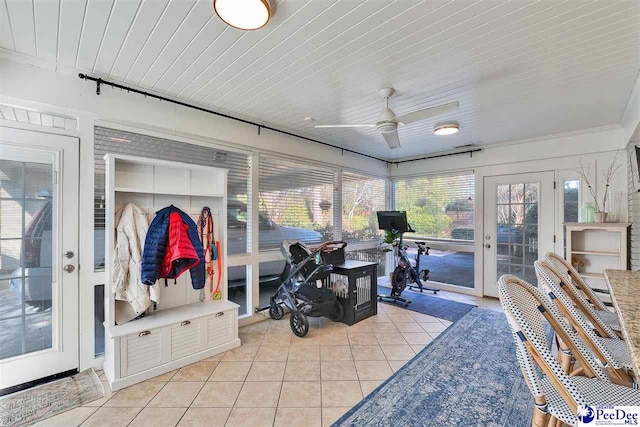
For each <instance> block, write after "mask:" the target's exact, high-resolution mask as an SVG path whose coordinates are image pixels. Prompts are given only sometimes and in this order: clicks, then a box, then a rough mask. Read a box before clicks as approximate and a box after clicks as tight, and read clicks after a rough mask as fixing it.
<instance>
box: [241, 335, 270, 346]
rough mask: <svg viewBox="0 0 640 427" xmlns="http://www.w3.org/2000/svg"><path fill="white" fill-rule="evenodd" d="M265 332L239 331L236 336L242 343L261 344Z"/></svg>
mask: <svg viewBox="0 0 640 427" xmlns="http://www.w3.org/2000/svg"><path fill="white" fill-rule="evenodd" d="M264 337H265V334H253V333H240V334H238V338H240V342H242V345H261V344H262V340H264Z"/></svg>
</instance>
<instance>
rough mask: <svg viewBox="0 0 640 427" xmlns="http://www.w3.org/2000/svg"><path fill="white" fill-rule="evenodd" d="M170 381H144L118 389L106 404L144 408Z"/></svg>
mask: <svg viewBox="0 0 640 427" xmlns="http://www.w3.org/2000/svg"><path fill="white" fill-rule="evenodd" d="M165 384H168V383H162V382H146V381H145V382H142V383H138V384H134V385H132V386H130V387H127V388H123V389H122V390H118V392H117V393H115V394H114V395H113V397H112V398H111V399H109V401H108V402H107V403H105V404H104V406H109V407H128V408H143V407H145V406H147V404H148V403H149V402H151V399H153V398H154V397H155V396H156V395H157V394H158V392H160V390H161V389H162V388H163V387H164V386H165Z"/></svg>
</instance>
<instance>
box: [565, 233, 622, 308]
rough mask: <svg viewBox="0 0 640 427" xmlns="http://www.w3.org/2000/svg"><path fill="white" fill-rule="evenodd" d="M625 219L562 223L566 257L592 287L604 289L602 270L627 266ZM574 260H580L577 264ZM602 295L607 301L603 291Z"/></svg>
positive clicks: (607, 299)
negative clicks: (603, 221)
mask: <svg viewBox="0 0 640 427" xmlns="http://www.w3.org/2000/svg"><path fill="white" fill-rule="evenodd" d="M629 225H630V224H628V223H582V222H569V223H565V226H566V231H567V242H566V243H567V261H569V262H572V264H574V267H576V269H577V270H578V271H579V273H580V275H581V276H582V278H583V279H584V281H585V282H586V283H587V284H588V285H589V286H591V288H593V289H594V290H596V291H598V290H602V291H606V290H607V284H606V283H605V279H604V270H605V269H607V268H613V269H620V270H626V269H627V268H628V264H629V257H628V233H629V231H628V230H629ZM575 264H580V266H577V265H575ZM601 296H602V299H603V300H604V301H607V302H610V299H609V296H608V295H606V294H605V293H603V294H602V295H601Z"/></svg>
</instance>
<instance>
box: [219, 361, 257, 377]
mask: <svg viewBox="0 0 640 427" xmlns="http://www.w3.org/2000/svg"><path fill="white" fill-rule="evenodd" d="M249 369H251V362H225V361H222V362H220V363H219V364H218V366H216V369H215V370H214V371H213V373H212V374H211V376H210V377H209V381H244V380H245V378H247V374H248V373H249Z"/></svg>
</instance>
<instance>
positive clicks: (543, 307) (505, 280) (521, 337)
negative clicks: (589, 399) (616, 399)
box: [498, 275, 607, 413]
mask: <svg viewBox="0 0 640 427" xmlns="http://www.w3.org/2000/svg"><path fill="white" fill-rule="evenodd" d="M498 292H499V296H500V302H501V303H502V306H503V307H504V310H505V314H506V316H507V320H508V322H509V325H510V326H511V329H512V331H513V333H514V337H516V338H517V341H516V349H517V352H518V353H520V354H517V356H518V362H519V363H521V367H522V372H523V374H524V375H525V378H527V382H528V384H529V385H530V387H529V389H530V390H531V392H532V393H533V394H534V397H536V393H542V391H541V390H542V387H541V386H540V379H539V377H538V376H537V374H536V370H535V368H534V366H533V363H535V364H537V365H538V367H539V368H540V370H541V371H542V373H543V374H544V375H546V376H547V378H548V379H549V381H550V382H551V383H552V384H553V386H554V387H555V388H556V390H557V391H558V392H559V393H560V395H561V396H562V397H563V398H564V400H565V401H566V403H567V404H568V405H569V407H570V408H571V409H572V410H573V411H574V413H575V411H577V408H578V406H580V405H585V404H586V400H585V398H584V397H583V396H582V395H581V394H580V392H579V391H578V389H577V388H576V387H575V386H574V385H573V383H572V381H571V380H570V378H569V375H568V374H567V373H566V372H564V370H563V369H562V367H561V366H560V364H559V363H558V362H557V361H556V359H555V358H554V357H553V355H552V354H551V349H550V348H549V345H548V342H547V339H546V334H545V331H544V326H543V319H545V318H546V319H550V320H551V321H550V323H551V326H552V327H553V328H554V330H555V331H556V332H557V333H559V334H562V335H563V336H565V337H567V339H568V340H569V342H571V340H572V338H574V337H572V336H571V334H570V333H569V331H568V330H566V329H565V328H564V327H563V326H562V320H561V319H560V318H558V317H557V316H556V313H557V310H555V309H554V308H553V304H552V303H550V302H549V301H548V299H547V297H546V296H545V295H544V294H543V293H542V292H540V291H539V290H538V289H536V288H535V287H533V286H532V285H530V284H528V283H527V282H525V281H524V280H522V279H520V278H518V277H515V276H509V275H505V276H502V277H501V278H500V279H499V281H498ZM518 341H519V342H518ZM575 351H576V355H577V356H579V357H580V358H584V359H585V360H587V359H586V358H587V357H588V354H582V353H581V352H582V350H581V349H580V348H578V347H576V348H575ZM524 352H526V355H524V354H522V353H524ZM587 353H588V352H587ZM523 365H524V366H523ZM596 366H597V364H596ZM585 371H586V370H585ZM595 372H596V376H597V377H600V378H602V379H607V375H606V373H604V371H602V369H599V368H597V367H596V368H595ZM532 384H533V386H532Z"/></svg>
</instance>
